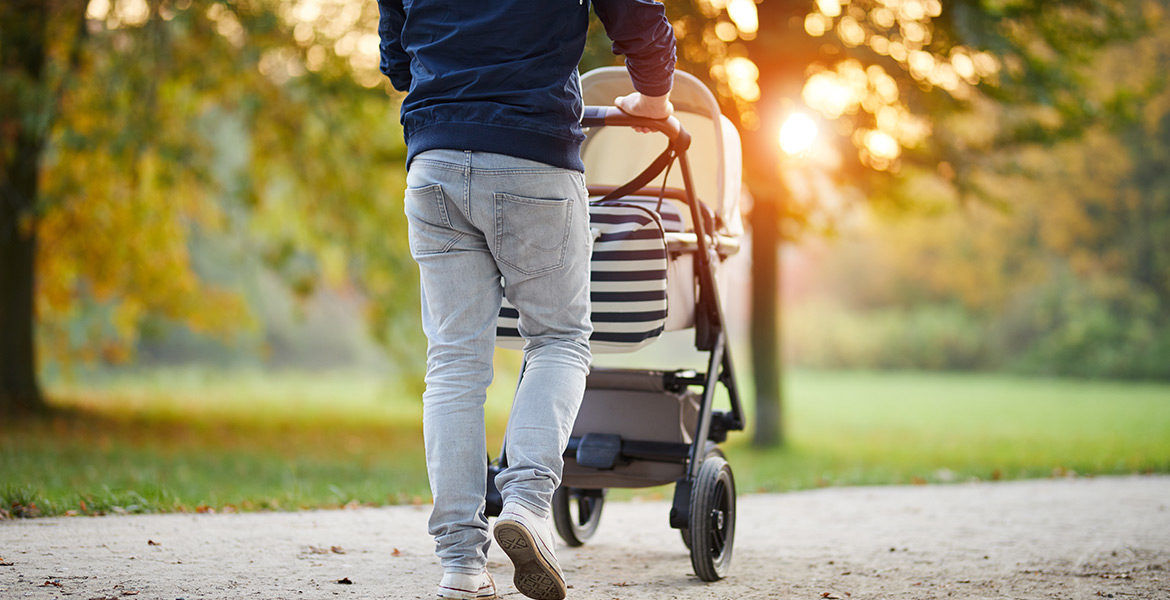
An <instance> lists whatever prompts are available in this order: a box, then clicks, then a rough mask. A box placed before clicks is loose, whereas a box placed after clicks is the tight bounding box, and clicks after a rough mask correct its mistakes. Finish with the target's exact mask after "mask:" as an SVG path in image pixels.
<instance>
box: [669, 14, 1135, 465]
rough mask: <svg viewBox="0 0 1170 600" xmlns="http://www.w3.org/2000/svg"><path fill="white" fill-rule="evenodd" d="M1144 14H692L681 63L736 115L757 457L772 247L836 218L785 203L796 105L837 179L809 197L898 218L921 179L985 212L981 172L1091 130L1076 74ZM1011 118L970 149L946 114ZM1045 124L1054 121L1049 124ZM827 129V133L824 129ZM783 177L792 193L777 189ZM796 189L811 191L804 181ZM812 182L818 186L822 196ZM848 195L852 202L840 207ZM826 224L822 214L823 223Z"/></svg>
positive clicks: (779, 436) (770, 439) (769, 334)
mask: <svg viewBox="0 0 1170 600" xmlns="http://www.w3.org/2000/svg"><path fill="white" fill-rule="evenodd" d="M1142 10H1143V9H1141V8H1135V7H1130V6H1127V3H1124V2H1117V1H1109V0H1100V1H1093V2H1082V1H1078V0H1073V1H1069V2H1061V3H1053V2H1018V3H992V2H983V1H978V0H971V1H956V2H953V3H947V4H945V5H944V4H943V3H942V2H940V1H939V0H817V1H816V2H808V1H794V0H763V1H762V2H761V3H759V4H758V5H756V3H755V2H753V1H752V0H700V1H698V2H697V3H696V4H695V5H694V7H693V8H692V10H691V11H689V15H688V16H687V17H686V19H687V21H686V22H685V23H684V24H683V27H682V29H684V30H686V31H688V32H692V33H693V32H698V33H699V35H695V36H693V37H692V42H691V44H690V48H689V49H688V51H687V52H686V54H685V58H686V59H687V60H688V61H689V62H690V63H691V64H694V65H696V66H700V65H710V70H709V73H710V76H711V78H712V80H713V82H714V83H716V84H717V85H718V87H719V89H720V90H721V92H722V96H723V99H724V101H725V105H726V106H727V108H729V109H733V110H731V111H729V112H731V113H732V114H734V115H737V116H738V120H739V125H740V130H741V132H743V134H744V144H745V150H746V151H745V156H746V157H747V162H746V164H745V167H746V179H747V183H748V187H749V189H750V190H751V193H752V197H753V208H752V210H751V213H750V214H749V225H750V229H751V231H752V258H753V278H754V285H753V291H752V323H753V325H752V331H753V340H752V341H753V343H752V347H753V361H752V362H753V367H754V376H755V379H756V410H757V419H756V434H755V438H754V442H755V443H756V444H757V445H771V444H777V443H782V441H783V428H782V427H781V422H780V417H781V385H780V383H781V377H780V374H781V371H780V369H781V358H780V352H779V344H778V339H779V313H778V288H779V277H778V274H777V273H778V266H779V265H778V261H777V252H778V248H779V246H780V242H781V240H782V239H783V240H793V239H795V238H796V237H797V236H799V235H800V233H801V232H807V231H816V230H826V229H829V230H831V229H832V227H833V222H832V217H833V215H832V214H824V211H823V209H822V208H821V207H818V206H817V205H816V204H815V203H813V202H809V201H807V200H805V201H798V200H801V199H800V198H794V197H793V196H792V195H791V194H790V193H789V192H790V190H791V187H792V186H791V183H788V184H786V179H788V180H789V181H791V179H792V171H793V170H792V169H787V172H785V171H786V169H783V168H781V166H780V165H779V160H778V157H777V152H776V143H777V133H778V131H779V128H780V123H781V121H782V119H783V118H784V117H785V115H786V114H787V113H789V112H791V111H792V110H793V109H794V108H796V107H797V106H798V105H799V104H801V103H803V104H804V105H806V106H808V107H809V108H811V109H813V110H816V111H817V112H819V113H820V115H821V117H822V118H823V119H825V120H827V121H829V122H830V124H831V127H832V129H831V131H836V132H837V138H838V139H840V140H847V141H848V142H851V143H852V146H853V147H854V148H855V149H856V151H855V152H848V151H845V150H844V149H842V148H840V147H836V148H834V147H833V146H835V144H830V147H829V149H828V154H829V155H830V160H829V161H828V162H829V163H831V164H832V165H833V168H831V169H821V170H819V172H817V173H814V174H813V175H812V176H811V177H812V178H813V179H814V181H812V182H811V183H810V182H808V181H805V182H804V183H805V186H806V187H820V188H824V187H828V185H829V184H831V185H833V186H835V187H836V188H837V189H838V190H845V192H844V195H845V196H846V197H847V198H848V197H853V198H857V197H867V198H870V199H871V200H872V201H876V202H885V203H888V204H890V205H893V206H901V207H903V209H904V208H906V207H911V206H913V204H914V200H913V198H909V197H907V196H906V195H905V194H903V193H899V186H898V183H899V181H901V180H904V179H905V178H906V177H909V176H914V177H929V178H933V179H936V180H939V181H940V182H941V183H942V184H943V185H946V186H947V187H950V188H951V189H952V190H953V194H954V197H955V198H956V199H959V200H962V201H966V200H970V199H987V198H989V197H990V194H988V193H987V190H984V189H980V187H979V184H978V177H977V176H976V173H977V172H978V171H979V169H980V168H983V167H986V166H988V165H989V164H990V163H992V162H994V156H995V154H996V153H997V152H998V151H999V150H1002V149H1003V148H1005V147H1010V146H1014V145H1019V144H1022V143H1028V142H1035V141H1039V140H1045V141H1052V140H1054V139H1060V138H1069V137H1074V136H1076V135H1078V134H1079V133H1080V132H1081V131H1083V129H1084V126H1085V124H1086V123H1087V122H1088V121H1089V120H1091V119H1092V118H1093V117H1094V116H1096V115H1095V111H1094V109H1093V107H1091V106H1087V105H1086V104H1085V103H1084V102H1081V101H1080V98H1081V97H1083V92H1084V91H1085V89H1086V86H1085V82H1084V80H1083V79H1082V78H1078V77H1077V76H1076V72H1077V68H1078V66H1079V65H1083V64H1084V62H1085V61H1086V60H1087V59H1088V58H1089V57H1091V56H1093V55H1094V53H1095V52H1096V51H1098V50H1099V49H1100V48H1102V47H1104V46H1106V45H1107V44H1109V43H1111V42H1113V41H1116V40H1118V39H1126V38H1127V37H1129V36H1132V35H1133V34H1134V32H1135V31H1141V30H1143V28H1144V27H1146V24H1147V22H1148V21H1149V16H1148V15H1143V14H1142ZM987 103H997V104H999V105H1002V106H1005V107H1009V112H1010V113H1011V114H1012V119H1011V121H1010V122H1006V123H1003V124H1001V126H1000V127H999V128H997V129H996V131H995V134H996V135H998V137H996V138H995V139H994V142H993V143H988V144H984V145H983V146H982V147H971V145H970V144H969V140H968V139H967V138H966V136H964V135H961V134H960V133H959V132H957V131H955V130H954V129H952V125H953V123H952V121H951V119H950V118H951V116H952V115H961V114H964V113H968V112H970V111H971V110H972V107H973V106H977V105H980V104H987ZM1054 114H1055V116H1054ZM822 129H828V127H823V128H822ZM786 175H787V176H788V177H787V178H786V177H785V176H786ZM804 176H805V178H808V177H810V176H809V175H808V174H804ZM817 179H819V184H820V185H819V186H818V181H816V180H817ZM849 190H853V191H852V192H850V191H849ZM818 213H820V214H818Z"/></svg>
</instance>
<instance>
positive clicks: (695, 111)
mask: <svg viewBox="0 0 1170 600" xmlns="http://www.w3.org/2000/svg"><path fill="white" fill-rule="evenodd" d="M633 91H634V86H633V84H632V83H630V75H629V73H628V72H627V71H626V69H625V68H624V67H604V68H600V69H594V70H592V71H589V72H588V73H585V74H584V75H582V76H581V92H582V96H583V98H584V101H585V104H586V105H601V106H612V105H613V101H614V99H615V98H617V97H618V96H623V95H625V94H629V93H631V92H633ZM670 101H671V103H673V104H674V110H675V117H677V118H678V120H679V121H680V122H681V123H682V125H683V127H684V128H686V130H687V132H688V133H690V135H691V140H692V141H691V146H690V148H689V149H688V150H687V157H688V159H689V160H690V163H691V165H693V166H694V167H695V168H694V169H693V170H692V171H691V174H692V176H693V177H694V185H695V192H696V194H697V195H698V197H699V200H700V201H702V202H703V203H704V204H705V205H706V206H707V207H708V208H710V209H711V211H712V212H713V213H714V215H715V216H716V217H717V221H718V226H717V229H716V231H715V232H714V233H716V234H719V235H723V236H729V237H739V236H740V235H742V234H743V221H742V219H741V217H740V213H739V202H740V195H741V193H742V177H743V167H742V160H743V156H742V149H741V148H740V142H739V133H738V132H737V131H736V129H735V126H734V125H732V124H731V122H730V121H729V120H728V119H727V117H724V116H723V114H722V113H721V112H720V111H719V103H718V102H716V101H715V96H713V95H712V94H711V92H710V90H708V89H707V86H706V85H704V84H703V82H701V81H699V79H698V78H697V77H695V76H694V75H691V74H690V73H684V72H682V71H676V72H675V74H674V89H673V90H672V91H671V92H670ZM661 146H662V137H661V136H656V135H650V134H639V133H636V132H635V131H633V130H632V129H630V128H627V127H603V128H599V129H592V130H589V131H587V132H586V139H585V143H584V144H583V146H582V148H581V158H582V160H583V161H584V162H585V176H586V178H587V179H588V181H589V184H590V185H599V186H620V185H622V184H624V183H626V182H627V181H630V180H631V179H633V178H634V177H635V176H636V175H637V174H638V173H639V172H641V170H642V169H643V168H644V167H645V166H646V165H647V164H648V159H647V157H653V156H655V155H657V154H658V153H659V152H660V151H661V150H662V148H661ZM667 176H668V177H669V179H668V180H667V182H666V185H667V186H668V187H673V188H682V187H683V183H682V176H681V174H680V171H679V169H672V170H671V171H670V173H669V174H668V175H667ZM662 178H663V175H659V176H658V177H656V178H655V179H654V180H652V181H651V182H650V183H649V184H647V185H646V188H647V189H658V188H660V187H661V186H662Z"/></svg>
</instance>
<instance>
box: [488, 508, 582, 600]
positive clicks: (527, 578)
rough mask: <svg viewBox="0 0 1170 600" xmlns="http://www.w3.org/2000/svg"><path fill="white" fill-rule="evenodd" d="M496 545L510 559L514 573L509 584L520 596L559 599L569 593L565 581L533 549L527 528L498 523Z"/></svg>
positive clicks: (502, 522)
mask: <svg viewBox="0 0 1170 600" xmlns="http://www.w3.org/2000/svg"><path fill="white" fill-rule="evenodd" d="M495 537H496V543H498V544H499V545H500V549H501V550H503V551H504V553H505V554H507V555H508V558H510V559H512V564H513V565H514V566H515V569H516V574H515V575H514V576H513V577H512V583H514V584H515V585H516V589H517V590H520V593H521V594H524V595H525V596H528V597H529V598H535V599H536V600H562V599H563V598H564V597H565V594H566V593H568V590H567V589H566V588H565V580H564V578H563V577H561V574H560V572H559V571H558V570H557V568H556V567H555V566H554V565H552V564H551V563H550V562H549V561H548V560H547V559H545V558H544V555H542V554H541V553H540V550H539V549H537V547H536V540H535V539H533V537H532V534H531V533H529V532H528V529H527V528H526V527H524V526H523V525H521V524H520V523H519V522H517V521H512V520H505V521H497V522H496V527H495Z"/></svg>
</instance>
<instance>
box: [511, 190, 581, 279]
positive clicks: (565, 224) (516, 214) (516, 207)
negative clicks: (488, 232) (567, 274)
mask: <svg viewBox="0 0 1170 600" xmlns="http://www.w3.org/2000/svg"><path fill="white" fill-rule="evenodd" d="M495 200H496V259H497V260H499V261H500V262H502V263H504V264H506V265H508V266H510V267H512V268H513V269H516V270H517V271H519V272H520V273H523V274H525V275H537V274H539V273H543V272H545V271H551V270H553V269H559V268H561V267H562V266H564V264H565V249H566V246H567V242H568V238H569V228H570V226H571V225H572V222H571V221H572V218H573V217H572V211H571V210H570V209H571V203H572V200H571V199H549V198H527V197H524V196H515V195H512V194H505V193H501V192H497V193H496V194H495Z"/></svg>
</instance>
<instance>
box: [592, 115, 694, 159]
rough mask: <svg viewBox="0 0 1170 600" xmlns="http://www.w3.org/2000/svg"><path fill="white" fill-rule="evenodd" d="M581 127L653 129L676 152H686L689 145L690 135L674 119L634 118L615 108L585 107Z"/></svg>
mask: <svg viewBox="0 0 1170 600" xmlns="http://www.w3.org/2000/svg"><path fill="white" fill-rule="evenodd" d="M581 126H582V127H606V126H609V127H613V126H617V127H646V128H649V129H653V130H655V131H658V132H660V133H662V134H665V135H666V137H668V138H670V142H671V145H673V146H674V147H675V148H676V149H678V150H686V149H687V147H688V146H690V145H691V135H690V134H689V133H687V132H686V130H685V129H683V126H682V123H680V122H679V120H678V119H677V118H675V117H667V118H665V119H648V118H646V117H635V116H633V115H630V114H627V113H625V112H622V110H621V109H620V108H618V107H616V106H586V107H585V115H584V116H583V117H582V118H581Z"/></svg>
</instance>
